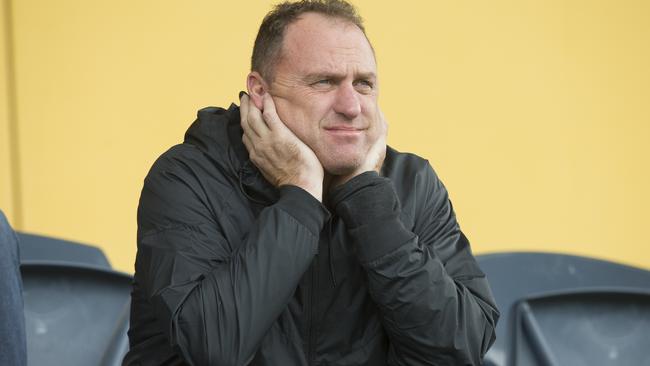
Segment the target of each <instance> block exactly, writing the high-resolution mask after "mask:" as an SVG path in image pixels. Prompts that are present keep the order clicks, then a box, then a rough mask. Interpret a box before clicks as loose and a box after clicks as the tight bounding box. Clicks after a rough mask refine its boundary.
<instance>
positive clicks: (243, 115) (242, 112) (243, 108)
mask: <svg viewBox="0 0 650 366" xmlns="http://www.w3.org/2000/svg"><path fill="white" fill-rule="evenodd" d="M239 101H240V103H239V119H240V123H241V127H242V129H243V130H244V133H246V132H250V131H251V128H250V126H249V124H248V110H249V105H250V98H249V97H248V94H246V93H244V94H242V95H241V97H240V98H239Z"/></svg>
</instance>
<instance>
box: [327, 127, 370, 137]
mask: <svg viewBox="0 0 650 366" xmlns="http://www.w3.org/2000/svg"><path fill="white" fill-rule="evenodd" d="M325 131H326V132H327V133H328V134H330V135H332V136H339V137H355V136H359V135H361V133H362V132H363V131H364V129H361V128H356V127H351V126H333V127H327V128H325Z"/></svg>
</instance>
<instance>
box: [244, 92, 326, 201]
mask: <svg viewBox="0 0 650 366" xmlns="http://www.w3.org/2000/svg"><path fill="white" fill-rule="evenodd" d="M262 101H263V111H260V110H259V109H258V108H257V107H256V106H255V104H254V103H253V102H252V101H251V100H250V98H249V96H248V95H247V94H243V95H242V97H241V105H240V109H239V110H240V116H241V126H242V128H243V130H244V135H243V136H242V141H243V142H244V145H245V146H246V149H247V150H248V154H249V156H250V159H251V161H252V162H253V163H254V164H255V166H257V167H258V168H259V170H260V171H261V172H262V175H264V178H266V180H268V181H269V182H271V184H273V185H274V186H276V187H279V186H282V185H287V184H288V185H294V186H297V187H300V188H302V189H304V190H306V191H307V192H309V193H310V194H311V195H312V196H314V197H315V198H316V199H318V200H319V201H321V202H322V196H323V176H324V171H323V166H322V165H321V163H320V161H319V160H318V158H317V157H316V154H314V152H313V151H312V150H311V149H310V148H309V147H308V146H307V145H305V143H304V142H302V141H301V140H300V139H299V138H298V137H296V135H294V133H293V132H291V130H290V129H289V128H288V127H287V126H286V125H285V124H284V122H282V120H280V117H279V116H278V114H277V113H276V111H275V104H274V103H273V99H271V96H270V95H269V93H265V94H264V96H263V99H262Z"/></svg>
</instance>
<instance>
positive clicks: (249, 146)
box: [241, 133, 255, 155]
mask: <svg viewBox="0 0 650 366" xmlns="http://www.w3.org/2000/svg"><path fill="white" fill-rule="evenodd" d="M241 139H242V142H243V143H244V146H246V150H247V151H248V155H251V154H252V152H253V148H254V147H255V145H254V144H253V142H252V141H251V138H250V137H249V136H248V134H247V133H244V134H243V135H242V137H241Z"/></svg>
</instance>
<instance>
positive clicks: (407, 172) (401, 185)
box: [382, 146, 439, 193]
mask: <svg viewBox="0 0 650 366" xmlns="http://www.w3.org/2000/svg"><path fill="white" fill-rule="evenodd" d="M382 174H383V175H384V176H385V177H387V178H390V179H391V181H393V184H394V185H395V188H396V189H397V190H398V193H399V191H400V190H405V189H408V190H409V191H412V190H413V189H419V188H423V185H431V184H432V183H433V184H438V183H439V180H438V176H437V175H436V173H435V171H434V170H433V168H432V167H431V164H430V163H429V161H428V160H427V159H425V158H423V157H421V156H418V155H416V154H413V153H408V152H400V151H397V150H395V149H393V148H391V147H390V146H389V147H387V151H386V159H385V161H384V166H383V167H382Z"/></svg>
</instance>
